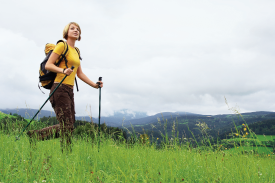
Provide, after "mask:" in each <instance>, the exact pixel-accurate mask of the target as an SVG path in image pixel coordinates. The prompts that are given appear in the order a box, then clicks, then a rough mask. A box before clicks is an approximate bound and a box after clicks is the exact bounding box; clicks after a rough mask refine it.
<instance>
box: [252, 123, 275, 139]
mask: <svg viewBox="0 0 275 183" xmlns="http://www.w3.org/2000/svg"><path fill="white" fill-rule="evenodd" d="M249 129H250V130H252V131H253V132H255V133H256V134H257V135H274V136H275V119H268V120H263V121H260V122H256V123H253V124H251V125H249Z"/></svg>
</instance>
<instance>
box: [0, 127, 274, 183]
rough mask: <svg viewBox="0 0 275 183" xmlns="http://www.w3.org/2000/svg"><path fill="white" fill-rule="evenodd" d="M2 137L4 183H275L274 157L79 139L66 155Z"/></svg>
mask: <svg viewBox="0 0 275 183" xmlns="http://www.w3.org/2000/svg"><path fill="white" fill-rule="evenodd" d="M14 140H15V136H13V135H4V134H2V133H1V132H0V141H1V144H0V149H1V153H0V172H1V174H0V182H4V183H6V182H59V183H61V182H183V181H184V182H249V183H250V182H275V171H274V166H275V157H274V155H269V156H266V155H265V156H262V155H256V154H241V153H238V152H236V151H232V152H231V151H226V150H225V151H215V152H213V151H199V150H197V149H192V148H190V149H188V148H179V147H178V146H167V147H166V148H164V149H163V150H156V148H155V147H154V146H145V145H142V144H135V145H134V146H133V147H131V148H129V147H127V145H126V144H124V143H122V144H120V145H119V144H116V143H115V142H114V141H113V140H111V139H102V142H101V144H100V149H99V152H98V146H97V143H92V142H90V141H89V140H88V139H86V138H84V139H80V140H77V139H74V141H73V150H72V152H71V153H64V154H62V153H61V150H60V143H59V140H58V139H54V140H48V141H41V142H37V143H36V146H32V147H31V146H30V143H29V140H28V138H27V137H25V136H22V137H21V139H20V140H19V141H16V142H15V141H14Z"/></svg>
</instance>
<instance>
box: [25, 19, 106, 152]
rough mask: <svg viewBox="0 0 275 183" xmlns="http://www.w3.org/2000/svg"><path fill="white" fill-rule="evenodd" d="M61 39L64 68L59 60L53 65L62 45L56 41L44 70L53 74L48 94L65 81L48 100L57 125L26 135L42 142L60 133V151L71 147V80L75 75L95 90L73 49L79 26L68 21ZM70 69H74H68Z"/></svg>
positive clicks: (72, 109) (72, 125)
mask: <svg viewBox="0 0 275 183" xmlns="http://www.w3.org/2000/svg"><path fill="white" fill-rule="evenodd" d="M63 38H64V39H66V40H67V44H68V47H69V52H68V55H66V58H67V60H68V64H67V65H68V68H67V67H66V65H65V61H64V60H63V61H62V62H61V63H60V65H59V66H58V67H57V66H56V65H55V63H56V61H57V60H58V59H59V57H60V55H61V54H62V52H63V51H64V48H65V46H64V43H63V42H60V43H58V44H57V45H56V47H55V49H54V50H53V52H52V54H51V56H50V58H49V60H48V62H47V64H46V66H45V68H46V69H47V70H49V71H51V72H55V73H57V75H56V78H55V81H54V84H53V86H52V88H51V93H52V92H53V90H54V89H55V88H56V86H57V85H58V83H59V82H61V80H62V79H63V78H64V75H65V74H66V75H67V77H66V79H65V80H64V81H63V82H62V84H61V85H60V86H59V88H58V89H57V90H56V91H55V93H54V94H53V96H52V97H51V98H50V102H51V104H52V107H53V109H54V111H55V114H56V118H57V120H58V121H59V124H58V125H54V126H50V127H47V128H43V129H41V130H36V131H33V132H28V135H30V136H32V135H33V134H37V135H38V139H41V140H44V139H45V138H47V137H48V136H53V135H54V134H57V133H58V132H60V135H61V147H62V150H63V148H64V146H66V147H67V145H70V144H71V135H72V132H73V127H74V122H75V108H74V93H73V86H74V81H75V76H76V74H77V77H78V78H79V79H81V80H82V81H84V82H85V83H87V84H88V85H90V86H91V87H93V88H98V87H99V86H98V84H96V83H94V82H93V81H91V80H90V79H89V78H88V77H87V76H86V75H85V74H84V73H83V72H82V68H81V64H80V59H79V55H78V53H77V51H76V49H75V42H76V40H78V41H80V39H81V29H80V27H79V25H78V24H77V23H75V22H71V23H69V24H68V25H66V26H65V28H64V30H63ZM72 66H74V67H75V68H74V70H72V69H70V68H71V67H72ZM98 82H99V83H100V87H103V82H102V81H98Z"/></svg>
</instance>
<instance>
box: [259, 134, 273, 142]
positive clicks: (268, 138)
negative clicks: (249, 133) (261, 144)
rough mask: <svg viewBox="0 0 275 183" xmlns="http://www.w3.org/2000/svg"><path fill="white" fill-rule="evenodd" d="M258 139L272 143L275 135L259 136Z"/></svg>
mask: <svg viewBox="0 0 275 183" xmlns="http://www.w3.org/2000/svg"><path fill="white" fill-rule="evenodd" d="M257 138H258V139H259V140H260V141H269V140H271V141H272V140H273V139H275V135H257Z"/></svg>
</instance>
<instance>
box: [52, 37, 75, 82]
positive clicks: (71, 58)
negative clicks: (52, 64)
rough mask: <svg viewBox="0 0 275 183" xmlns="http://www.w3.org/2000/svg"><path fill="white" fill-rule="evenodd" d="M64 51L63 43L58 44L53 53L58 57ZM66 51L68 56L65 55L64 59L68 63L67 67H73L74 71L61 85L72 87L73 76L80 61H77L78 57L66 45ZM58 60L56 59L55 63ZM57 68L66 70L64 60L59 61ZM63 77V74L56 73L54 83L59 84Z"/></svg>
mask: <svg viewBox="0 0 275 183" xmlns="http://www.w3.org/2000/svg"><path fill="white" fill-rule="evenodd" d="M64 49H65V48H64V43H62V42H60V43H58V44H57V45H56V47H55V48H54V50H53V52H54V53H56V54H58V55H61V54H62V52H63V51H64ZM68 49H69V50H68V54H67V55H66V58H67V61H68V63H67V65H68V67H69V68H71V67H72V66H74V67H75V68H74V71H73V72H72V73H71V74H70V75H69V76H67V77H66V79H65V80H64V81H63V83H64V84H67V85H72V86H74V81H75V76H76V72H77V69H78V67H79V65H80V60H79V55H78V53H77V51H76V50H75V49H74V48H72V47H71V46H70V45H68ZM58 60H59V59H57V61H58ZM57 61H56V62H57ZM59 67H60V68H63V69H65V68H67V67H66V64H65V60H64V59H63V60H62V61H61V63H60V65H59ZM64 76H65V74H63V73H57V74H56V78H55V80H54V82H57V83H60V82H61V80H62V79H63V78H64Z"/></svg>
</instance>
